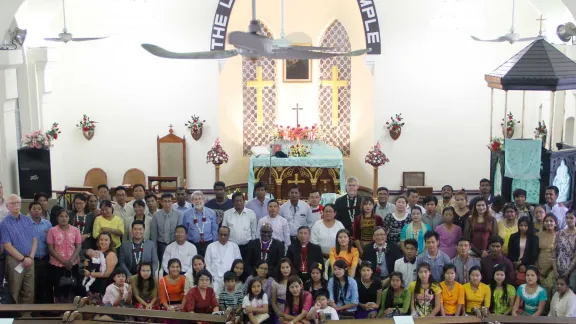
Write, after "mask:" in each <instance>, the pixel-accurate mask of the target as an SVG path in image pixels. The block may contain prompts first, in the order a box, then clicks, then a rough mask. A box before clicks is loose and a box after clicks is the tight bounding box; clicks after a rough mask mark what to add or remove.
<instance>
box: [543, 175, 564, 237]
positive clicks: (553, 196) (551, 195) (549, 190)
mask: <svg viewBox="0 0 576 324" xmlns="http://www.w3.org/2000/svg"><path fill="white" fill-rule="evenodd" d="M559 192H560V190H559V189H558V187H556V186H548V187H546V191H545V192H544V199H545V200H546V205H545V206H546V213H552V214H554V216H556V219H558V228H559V229H560V230H563V229H564V228H565V227H566V212H567V211H568V208H566V207H564V206H560V205H559V204H558V203H557V202H556V200H557V199H558V194H559Z"/></svg>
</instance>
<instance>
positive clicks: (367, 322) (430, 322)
mask: <svg viewBox="0 0 576 324" xmlns="http://www.w3.org/2000/svg"><path fill="white" fill-rule="evenodd" d="M328 322H330V323H332V321H328ZM334 323H338V324H394V319H392V318H377V319H361V320H357V319H355V320H340V321H337V322H336V321H334ZM414 323H415V324H467V323H482V320H481V319H479V318H478V317H475V316H458V317H450V316H446V317H418V318H414Z"/></svg>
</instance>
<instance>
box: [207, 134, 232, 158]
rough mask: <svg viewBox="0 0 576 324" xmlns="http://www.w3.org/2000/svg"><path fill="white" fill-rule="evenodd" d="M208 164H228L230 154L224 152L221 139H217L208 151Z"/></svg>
mask: <svg viewBox="0 0 576 324" xmlns="http://www.w3.org/2000/svg"><path fill="white" fill-rule="evenodd" d="M206 163H212V164H214V165H221V164H222V163H228V154H227V153H226V152H225V151H224V149H223V148H222V145H220V139H218V138H217V139H216V141H214V145H212V148H211V149H210V150H209V151H208V154H207V155H206Z"/></svg>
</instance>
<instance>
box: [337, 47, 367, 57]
mask: <svg viewBox="0 0 576 324" xmlns="http://www.w3.org/2000/svg"><path fill="white" fill-rule="evenodd" d="M369 52H370V49H369V48H365V49H361V50H355V51H352V52H348V53H342V55H344V56H360V55H364V54H368V53H369Z"/></svg>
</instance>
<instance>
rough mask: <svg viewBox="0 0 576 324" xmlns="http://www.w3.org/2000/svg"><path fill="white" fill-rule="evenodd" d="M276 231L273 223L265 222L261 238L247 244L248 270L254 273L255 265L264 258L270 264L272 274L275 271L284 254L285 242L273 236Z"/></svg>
mask: <svg viewBox="0 0 576 324" xmlns="http://www.w3.org/2000/svg"><path fill="white" fill-rule="evenodd" d="M273 232H274V230H273V228H272V224H270V223H264V224H262V227H261V228H260V238H257V239H253V240H251V241H250V242H248V244H247V245H246V257H245V258H244V259H245V261H246V262H245V264H246V270H247V271H246V272H248V273H253V271H254V265H255V264H256V262H258V261H259V260H264V261H266V263H267V264H268V273H269V274H270V275H272V274H273V271H275V269H276V266H277V265H278V261H280V259H281V258H282V256H284V244H282V241H279V240H276V239H274V238H273V236H272V233H273Z"/></svg>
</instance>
